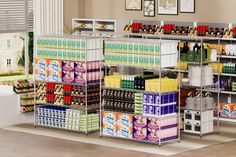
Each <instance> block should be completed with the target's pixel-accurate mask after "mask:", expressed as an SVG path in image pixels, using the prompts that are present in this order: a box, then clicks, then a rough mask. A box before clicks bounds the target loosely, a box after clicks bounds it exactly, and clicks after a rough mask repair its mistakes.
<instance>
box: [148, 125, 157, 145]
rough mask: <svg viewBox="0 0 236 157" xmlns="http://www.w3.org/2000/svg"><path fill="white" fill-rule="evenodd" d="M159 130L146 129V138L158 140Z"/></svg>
mask: <svg viewBox="0 0 236 157" xmlns="http://www.w3.org/2000/svg"><path fill="white" fill-rule="evenodd" d="M159 139H160V131H159V130H157V129H151V128H148V130H147V140H148V141H150V142H159Z"/></svg>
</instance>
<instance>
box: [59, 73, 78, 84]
mask: <svg viewBox="0 0 236 157" xmlns="http://www.w3.org/2000/svg"><path fill="white" fill-rule="evenodd" d="M62 80H63V82H66V83H73V82H74V80H75V73H74V72H73V71H63V72H62Z"/></svg>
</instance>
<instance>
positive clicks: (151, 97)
mask: <svg viewBox="0 0 236 157" xmlns="http://www.w3.org/2000/svg"><path fill="white" fill-rule="evenodd" d="M148 103H150V104H155V94H153V93H151V94H148Z"/></svg>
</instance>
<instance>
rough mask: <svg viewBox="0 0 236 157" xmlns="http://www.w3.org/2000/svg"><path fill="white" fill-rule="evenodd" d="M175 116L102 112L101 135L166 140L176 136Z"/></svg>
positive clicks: (147, 140)
mask: <svg viewBox="0 0 236 157" xmlns="http://www.w3.org/2000/svg"><path fill="white" fill-rule="evenodd" d="M177 130H178V129H177V117H176V116H173V117H168V118H163V119H158V118H155V117H146V116H137V115H129V114H119V113H116V112H103V135H105V136H113V137H120V138H126V139H134V140H139V141H144V142H154V143H155V142H159V141H160V142H166V141H169V140H174V139H177V138H178V133H177V132H178V131H177Z"/></svg>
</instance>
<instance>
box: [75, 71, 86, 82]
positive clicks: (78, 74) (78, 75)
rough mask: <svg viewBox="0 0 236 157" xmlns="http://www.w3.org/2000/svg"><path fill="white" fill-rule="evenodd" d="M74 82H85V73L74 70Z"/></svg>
mask: <svg viewBox="0 0 236 157" xmlns="http://www.w3.org/2000/svg"><path fill="white" fill-rule="evenodd" d="M75 82H76V83H80V84H83V83H85V82H86V73H81V72H75Z"/></svg>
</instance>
